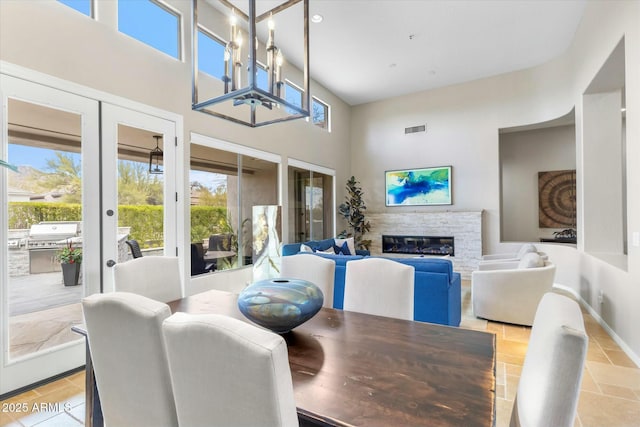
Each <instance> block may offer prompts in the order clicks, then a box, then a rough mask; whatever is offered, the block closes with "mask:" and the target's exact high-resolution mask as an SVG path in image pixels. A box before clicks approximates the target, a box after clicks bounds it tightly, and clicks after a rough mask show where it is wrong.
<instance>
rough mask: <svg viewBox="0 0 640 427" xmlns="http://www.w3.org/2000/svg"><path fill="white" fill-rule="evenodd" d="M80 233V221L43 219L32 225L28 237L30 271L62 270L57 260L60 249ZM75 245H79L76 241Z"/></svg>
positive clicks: (34, 272)
mask: <svg viewBox="0 0 640 427" xmlns="http://www.w3.org/2000/svg"><path fill="white" fill-rule="evenodd" d="M79 234H80V223H79V222H70V221H43V222H40V223H38V224H34V225H32V226H31V228H30V229H29V237H28V238H27V249H28V250H29V273H30V274H36V273H50V272H52V271H60V270H61V268H60V263H59V262H58V261H56V253H57V252H58V249H60V248H62V247H64V245H66V244H67V239H70V238H72V237H76V236H78V235H79ZM74 240H77V239H74ZM74 245H77V243H74Z"/></svg>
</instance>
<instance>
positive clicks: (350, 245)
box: [333, 237, 356, 255]
mask: <svg viewBox="0 0 640 427" xmlns="http://www.w3.org/2000/svg"><path fill="white" fill-rule="evenodd" d="M333 240H334V241H335V245H336V246H338V247H342V245H343V244H344V243H345V242H346V243H347V247H348V248H349V255H355V254H356V244H355V242H354V241H353V237H349V238H347V239H337V238H336V239H333Z"/></svg>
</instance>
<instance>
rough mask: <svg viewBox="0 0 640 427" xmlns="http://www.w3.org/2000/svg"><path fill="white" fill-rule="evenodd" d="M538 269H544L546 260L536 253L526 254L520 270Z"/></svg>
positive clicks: (519, 266) (521, 261)
mask: <svg viewBox="0 0 640 427" xmlns="http://www.w3.org/2000/svg"><path fill="white" fill-rule="evenodd" d="M536 267H544V260H543V259H542V257H541V256H540V255H538V254H537V253H536V252H529V253H528V254H525V255H524V256H523V257H522V259H521V260H520V262H519V263H518V268H536Z"/></svg>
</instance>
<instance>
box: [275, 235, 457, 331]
mask: <svg viewBox="0 0 640 427" xmlns="http://www.w3.org/2000/svg"><path fill="white" fill-rule="evenodd" d="M321 250H322V249H321ZM299 251H300V243H291V244H286V245H283V247H282V255H283V256H289V255H294V254H297V253H299ZM363 252H366V253H365V254H364V255H361V254H358V255H332V254H324V253H319V252H316V253H308V254H306V255H308V256H321V257H323V258H328V259H331V260H334V261H335V263H336V272H335V278H334V290H333V308H338V309H342V307H343V301H344V281H345V274H346V267H347V263H348V262H349V261H352V260H355V259H362V258H364V256H368V251H363ZM387 259H391V260H393V261H397V262H401V263H403V264H407V265H411V266H413V268H414V269H415V282H414V314H413V318H414V320H418V321H421V322H430V323H439V324H441V325H449V326H459V325H460V318H461V304H462V301H461V300H462V296H461V291H460V273H456V272H454V271H453V264H452V263H451V261H450V260H448V259H444V258H387Z"/></svg>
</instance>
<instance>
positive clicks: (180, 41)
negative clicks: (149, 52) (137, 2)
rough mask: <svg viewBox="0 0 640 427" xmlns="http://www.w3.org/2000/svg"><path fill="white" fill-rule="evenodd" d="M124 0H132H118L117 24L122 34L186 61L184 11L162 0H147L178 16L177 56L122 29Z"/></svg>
mask: <svg viewBox="0 0 640 427" xmlns="http://www.w3.org/2000/svg"><path fill="white" fill-rule="evenodd" d="M123 1H130V0H117V16H118V24H117V29H118V32H119V33H120V34H124V35H126V36H127V37H131V38H132V39H134V40H137V41H138V42H140V43H143V44H144V45H146V46H149V47H151V48H153V49H155V50H157V51H158V52H162V53H163V54H165V55H167V56H169V57H171V58H173V59H177V60H178V61H181V62H182V61H184V46H183V40H184V37H183V35H182V34H183V29H184V22H183V16H182V13H180V11H179V10H177V9H175V8H173V7H172V6H170V5H169V4H167V3H165V2H163V1H161V0H146V1H148V2H149V3H151V4H154V5H156V6H157V7H159V8H160V9H162V10H163V11H165V12H166V13H168V14H169V15H172V16H174V17H175V18H176V20H177V24H178V28H177V29H176V37H177V43H176V48H177V52H176V56H174V55H172V54H170V53H167V52H165V51H164V50H161V49H159V48H157V47H156V46H153V45H151V44H149V43H147V42H146V41H143V40H140V39H139V38H137V37H135V36H132V35H130V34H128V33H125V32H124V31H122V30H121V29H120V3H122V2H123Z"/></svg>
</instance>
